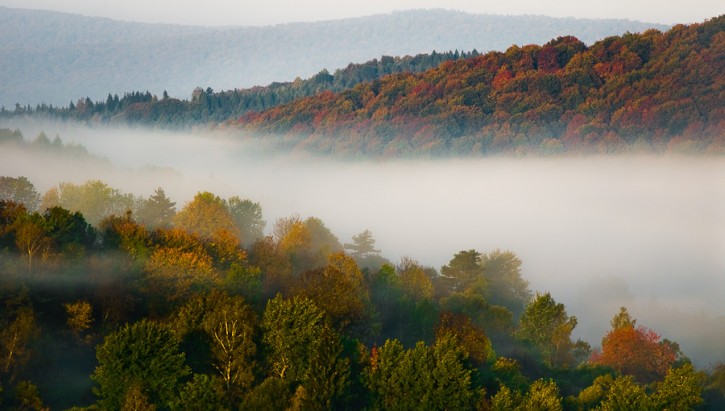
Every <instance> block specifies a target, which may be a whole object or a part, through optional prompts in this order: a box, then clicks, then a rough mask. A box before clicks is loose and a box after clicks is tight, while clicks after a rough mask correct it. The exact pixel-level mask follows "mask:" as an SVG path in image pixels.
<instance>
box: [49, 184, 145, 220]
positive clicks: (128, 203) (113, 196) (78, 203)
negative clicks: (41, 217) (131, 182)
mask: <svg viewBox="0 0 725 411" xmlns="http://www.w3.org/2000/svg"><path fill="white" fill-rule="evenodd" d="M134 204H135V199H134V197H133V195H131V194H123V193H121V192H120V191H119V190H116V189H114V188H112V187H110V186H109V185H108V184H106V183H104V182H102V181H100V180H90V181H88V182H86V183H84V184H81V185H77V184H73V183H60V184H58V187H57V188H54V189H51V190H49V191H48V193H46V195H45V197H44V199H43V204H42V206H41V208H51V207H54V206H60V207H62V208H65V209H66V210H69V211H71V212H76V211H78V212H80V213H81V214H82V215H83V217H84V218H85V219H86V221H88V222H89V223H90V224H91V225H93V226H95V227H97V226H98V224H99V223H100V222H101V221H102V220H103V219H104V218H106V217H109V216H111V215H116V216H122V215H125V214H126V212H127V211H128V210H133V209H134Z"/></svg>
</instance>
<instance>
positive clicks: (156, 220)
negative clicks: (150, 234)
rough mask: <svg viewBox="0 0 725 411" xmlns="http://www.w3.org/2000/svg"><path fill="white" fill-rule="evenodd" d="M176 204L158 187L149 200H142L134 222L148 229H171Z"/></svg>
mask: <svg viewBox="0 0 725 411" xmlns="http://www.w3.org/2000/svg"><path fill="white" fill-rule="evenodd" d="M175 206H176V203H175V202H173V201H171V200H170V199H169V198H168V197H167V196H166V193H165V192H164V189H163V188H161V187H159V188H157V189H156V191H154V194H153V195H151V196H150V197H149V198H147V199H145V200H142V201H141V204H140V206H139V207H138V210H137V211H136V220H137V221H138V222H139V223H140V224H143V225H145V226H146V227H147V228H148V229H150V230H153V229H155V228H171V224H172V222H173V219H174V216H175V215H176V208H175Z"/></svg>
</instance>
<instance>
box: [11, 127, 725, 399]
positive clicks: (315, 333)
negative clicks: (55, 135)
mask: <svg viewBox="0 0 725 411" xmlns="http://www.w3.org/2000/svg"><path fill="white" fill-rule="evenodd" d="M5 134H9V135H10V137H8V138H12V135H13V134H15V135H16V138H17V134H18V133H5ZM50 144H52V143H50ZM265 233H267V234H265ZM521 265H522V261H521V260H520V259H519V257H518V256H517V255H516V253H514V252H512V251H508V250H500V249H494V250H475V249H468V250H460V251H459V252H456V253H455V254H454V255H452V256H451V258H450V261H449V262H448V263H446V264H445V265H443V266H441V267H440V268H435V267H429V266H424V265H422V264H420V263H418V262H417V261H416V259H415V258H413V257H403V258H401V259H400V261H398V262H391V261H389V260H387V259H386V258H385V257H384V252H383V251H382V250H379V249H377V248H376V242H375V238H374V235H373V233H372V232H370V231H369V230H364V231H362V232H360V233H359V234H356V235H354V236H352V238H351V239H350V241H349V242H345V241H340V239H339V238H338V237H337V236H336V235H335V234H334V233H332V232H331V231H330V230H329V229H328V228H327V226H326V225H325V223H324V222H323V221H322V220H320V219H318V218H315V217H307V218H302V217H300V216H298V215H291V216H289V217H285V218H280V219H278V220H277V221H275V222H273V224H271V225H270V229H269V230H268V229H267V222H266V221H265V219H264V215H263V210H262V207H261V205H260V204H259V203H256V202H254V201H251V200H249V199H245V198H243V197H240V196H231V197H229V198H221V197H219V196H217V195H215V194H213V193H210V192H204V191H202V192H198V193H197V194H196V195H195V196H194V197H193V198H192V199H191V200H190V201H188V202H186V203H185V204H183V205H178V206H177V204H176V203H175V202H174V201H172V199H170V198H169V197H168V196H167V195H166V194H165V192H164V190H163V188H158V189H157V190H156V191H155V192H154V193H153V194H152V195H150V196H149V197H146V198H144V197H138V196H135V195H134V194H131V193H124V192H121V191H120V190H117V189H115V188H113V187H111V186H109V185H108V184H106V183H104V182H103V181H99V180H89V181H87V182H85V183H82V184H75V183H70V182H59V183H58V184H57V185H55V186H53V187H52V188H51V189H49V190H47V191H46V192H45V193H43V194H42V195H41V194H40V193H38V192H37V190H36V188H35V186H34V184H33V183H32V182H31V181H29V180H28V179H27V178H25V177H22V176H18V177H12V176H2V177H0V267H1V268H0V296H1V297H0V303H1V304H2V310H0V313H1V317H0V324H2V326H0V387H1V389H0V407H2V408H4V409H17V410H27V409H36V410H44V409H76V410H80V409H88V410H95V409H122V410H131V409H134V410H151V409H171V410H175V409H179V410H182V409H183V410H187V409H209V410H219V409H230V410H231V409H243V410H246V409H250V410H252V409H253V410H257V409H274V410H277V409H315V410H316V409H353V410H354V409H360V410H363V409H441V410H442V409H448V410H450V409H462V410H463V409H480V410H524V409H525V410H529V409H541V410H590V409H601V410H648V409H652V410H660V409H677V410H687V409H722V407H723V406H725V364H722V363H717V364H712V365H711V366H709V367H708V368H706V369H697V368H696V367H694V366H693V364H692V362H691V361H690V360H689V359H688V357H687V353H685V352H682V350H681V349H680V347H679V345H678V343H677V342H676V341H672V340H669V339H668V338H667V336H664V335H660V334H658V333H657V331H656V330H652V329H650V328H648V327H647V326H646V325H645V324H638V323H637V319H636V318H635V317H634V316H633V314H632V313H630V312H629V311H628V309H627V308H626V307H621V308H620V310H619V311H618V312H613V313H611V315H612V320H611V323H610V325H611V327H610V328H609V330H608V331H607V332H606V333H605V334H604V335H602V337H601V344H600V345H599V346H595V347H592V346H590V344H589V343H587V342H585V341H582V340H578V339H577V340H574V339H573V338H572V332H573V331H574V329H575V328H576V327H577V325H578V321H577V318H576V316H575V315H574V314H573V313H568V312H567V309H566V307H565V306H564V304H562V303H560V302H557V300H556V296H555V295H552V294H551V293H548V292H540V291H536V290H531V289H530V288H529V283H528V281H527V280H526V279H525V278H523V276H522V272H521Z"/></svg>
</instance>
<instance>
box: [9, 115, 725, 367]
mask: <svg viewBox="0 0 725 411" xmlns="http://www.w3.org/2000/svg"><path fill="white" fill-rule="evenodd" d="M0 127H6V128H15V127H17V125H12V124H11V125H8V124H0ZM19 128H20V129H21V131H23V134H24V135H25V137H26V139H33V138H34V137H35V136H36V135H37V134H38V133H39V132H40V130H41V128H42V129H43V130H45V133H46V134H47V135H48V136H49V137H50V138H51V139H52V138H53V137H54V136H55V134H56V133H58V134H60V136H61V138H62V139H63V141H64V142H66V143H71V142H77V143H81V144H83V145H84V146H85V147H86V148H87V149H88V150H89V151H90V152H91V153H93V154H96V155H100V156H104V157H107V158H108V159H109V160H110V163H111V164H113V167H108V168H105V167H100V166H97V165H94V166H87V165H84V164H68V163H67V162H65V161H62V160H57V161H56V160H52V161H51V160H49V159H47V158H46V159H43V160H39V159H37V158H31V157H28V156H27V155H20V154H18V153H12V152H9V151H5V152H0V175H9V176H18V175H24V176H26V177H28V178H29V179H30V181H31V182H33V183H34V184H35V186H36V188H37V189H38V191H39V192H40V193H43V192H45V190H47V189H48V188H50V187H51V186H52V185H54V184H56V183H58V182H61V181H72V182H75V183H83V182H85V181H87V180H88V179H101V180H103V181H105V182H106V183H108V184H109V185H111V186H113V187H114V188H118V189H120V190H121V191H124V192H131V193H134V194H136V195H141V196H144V197H147V196H148V195H150V194H152V193H153V190H154V189H155V188H156V187H159V186H160V187H163V188H164V190H165V191H166V193H167V195H168V196H169V197H171V198H172V200H174V201H176V202H177V208H181V207H183V205H184V203H185V202H186V201H188V200H189V199H191V197H192V196H193V195H194V194H195V193H196V192H198V191H211V192H213V193H215V194H217V195H220V196H222V197H225V198H228V197H230V196H233V195H239V196H240V197H242V198H249V199H251V200H253V201H257V202H259V203H260V204H261V206H262V208H263V210H264V215H265V219H266V220H267V228H268V229H269V228H271V226H272V224H273V222H274V221H275V220H276V219H277V218H279V217H287V216H290V215H292V214H295V213H296V214H299V215H300V216H301V217H303V218H305V217H309V216H315V217H318V218H320V219H321V220H322V221H323V222H324V223H325V224H326V225H327V226H328V227H329V228H330V229H331V230H332V232H333V233H335V234H336V235H337V236H338V238H339V239H340V241H341V242H349V241H350V238H351V236H352V235H354V234H357V233H360V232H361V231H363V230H365V229H370V230H371V231H372V233H373V235H374V237H375V239H376V240H377V243H376V245H377V246H378V248H380V249H381V250H382V251H383V255H384V256H385V257H387V258H389V259H390V260H391V261H394V262H397V261H398V260H399V258H400V257H401V256H410V257H412V258H414V259H417V260H418V261H420V262H421V263H423V264H425V265H431V266H434V267H435V268H437V269H440V266H441V265H443V264H446V263H447V262H448V261H449V260H450V259H451V257H452V256H453V254H455V253H456V252H457V251H460V250H467V249H476V250H479V251H484V252H487V251H491V250H493V249H496V248H501V249H508V250H512V251H514V252H515V253H516V254H517V255H518V256H519V257H520V258H521V259H522V260H523V274H524V277H525V278H526V279H528V280H529V281H530V285H531V289H532V290H536V291H550V292H551V293H552V295H553V297H554V298H555V299H556V300H557V301H559V302H562V303H564V304H565V305H566V307H567V311H568V312H569V314H572V315H576V316H577V317H578V319H579V325H578V326H577V328H576V330H575V337H582V338H584V339H586V340H588V341H589V342H590V343H591V344H592V346H598V345H599V342H600V341H601V337H602V336H603V335H604V333H605V332H606V331H607V330H608V329H609V327H610V326H609V321H610V319H611V318H612V316H613V315H614V314H616V313H617V312H618V309H619V307H620V306H622V305H625V306H627V307H628V308H629V311H630V313H631V314H632V315H633V316H634V317H635V318H637V320H638V321H637V323H638V324H640V325H644V326H647V327H649V328H652V329H653V330H655V331H656V332H658V333H660V334H662V335H663V337H665V338H668V339H670V340H674V341H677V342H679V343H680V345H681V346H682V349H683V351H684V352H685V354H687V355H688V356H690V357H691V358H692V359H693V360H694V361H695V363H696V364H697V365H698V366H700V367H706V366H708V365H711V364H713V363H714V362H716V361H725V345H723V341H725V158H722V157H720V158H682V157H636V156H622V157H570V158H551V159H541V158H539V159H510V158H489V159H475V160H445V161H444V160H430V161H383V162H354V163H349V162H337V161H331V160H330V161H327V160H325V161H323V160H319V159H310V158H309V157H304V156H276V157H265V156H261V155H259V154H258V153H256V152H253V153H251V154H250V150H249V147H248V146H247V145H245V144H242V143H240V142H239V140H236V141H230V140H226V139H223V138H220V137H210V136H192V135H173V134H167V133H158V132H148V131H140V130H131V131H129V130H115V131H109V130H102V129H93V130H91V129H87V128H72V129H71V128H67V126H58V125H48V124H45V125H42V126H41V125H27V124H24V125H21V126H20V127H19ZM255 153H256V154H255Z"/></svg>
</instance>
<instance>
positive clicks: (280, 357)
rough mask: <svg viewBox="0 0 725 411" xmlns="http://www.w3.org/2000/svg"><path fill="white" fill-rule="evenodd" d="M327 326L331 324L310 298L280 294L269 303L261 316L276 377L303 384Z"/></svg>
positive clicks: (265, 341)
mask: <svg viewBox="0 0 725 411" xmlns="http://www.w3.org/2000/svg"><path fill="white" fill-rule="evenodd" d="M326 327H330V324H329V320H328V319H327V317H326V316H325V312H324V311H323V310H322V309H320V308H319V307H317V306H316V305H315V303H314V302H312V300H310V299H309V298H304V297H299V296H298V297H293V298H291V299H284V298H282V296H281V295H277V296H276V297H274V298H273V299H271V300H269V301H268V302H267V307H266V308H265V310H264V315H263V316H262V331H263V337H262V341H263V343H264V344H265V346H266V347H267V349H268V350H269V355H268V361H269V363H270V370H271V372H272V373H273V375H275V376H277V377H279V378H285V379H288V380H289V381H297V382H299V381H303V380H304V379H305V377H306V375H307V373H308V370H309V367H310V362H311V361H312V356H313V355H314V352H315V348H316V347H317V346H319V345H320V344H321V341H322V336H321V332H322V329H324V328H326Z"/></svg>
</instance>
